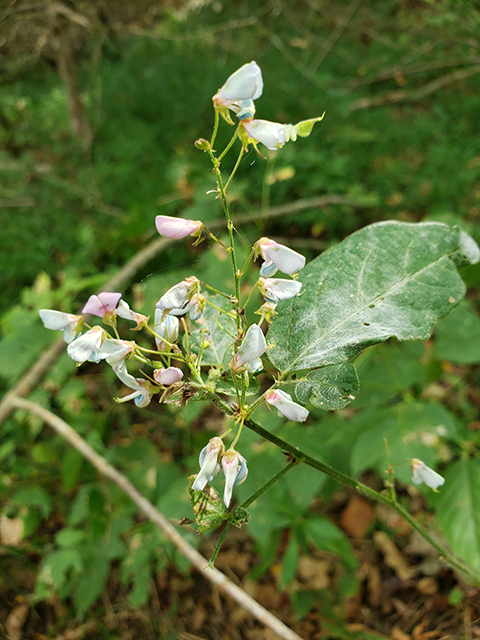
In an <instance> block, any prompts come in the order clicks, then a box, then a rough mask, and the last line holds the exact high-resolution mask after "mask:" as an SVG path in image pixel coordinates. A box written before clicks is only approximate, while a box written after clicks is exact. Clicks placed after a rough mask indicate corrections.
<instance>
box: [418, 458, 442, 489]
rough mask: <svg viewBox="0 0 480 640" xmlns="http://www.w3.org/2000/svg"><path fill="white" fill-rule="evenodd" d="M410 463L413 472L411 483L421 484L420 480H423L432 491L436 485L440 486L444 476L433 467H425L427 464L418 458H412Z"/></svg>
mask: <svg viewBox="0 0 480 640" xmlns="http://www.w3.org/2000/svg"><path fill="white" fill-rule="evenodd" d="M410 465H411V467H412V473H413V484H422V482H424V483H425V484H426V485H427V487H430V489H433V490H434V491H436V489H437V487H441V486H442V484H444V482H445V478H443V477H442V476H441V475H440V474H439V473H437V472H436V471H434V470H433V469H430V467H427V465H426V464H425V463H424V462H422V461H421V460H419V459H418V458H413V460H411V462H410Z"/></svg>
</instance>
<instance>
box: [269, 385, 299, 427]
mask: <svg viewBox="0 0 480 640" xmlns="http://www.w3.org/2000/svg"><path fill="white" fill-rule="evenodd" d="M265 402H266V403H267V404H268V405H269V406H272V407H275V409H277V411H278V415H279V416H280V415H282V416H285V417H286V418H288V419H289V420H291V421H292V422H305V420H306V419H307V416H308V413H309V412H308V411H307V409H305V407H302V405H300V404H298V403H296V402H294V401H293V400H292V396H290V395H289V394H288V393H285V391H280V389H275V390H272V389H269V390H268V391H267V392H266V393H265Z"/></svg>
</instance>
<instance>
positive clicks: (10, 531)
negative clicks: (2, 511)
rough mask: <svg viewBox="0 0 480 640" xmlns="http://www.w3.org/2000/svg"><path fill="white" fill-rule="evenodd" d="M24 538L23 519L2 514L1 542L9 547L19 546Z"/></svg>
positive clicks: (0, 521)
mask: <svg viewBox="0 0 480 640" xmlns="http://www.w3.org/2000/svg"><path fill="white" fill-rule="evenodd" d="M22 540H23V520H22V519H21V518H7V516H0V542H1V543H2V544H4V545H5V546H7V547H18V545H19V544H20V543H21V541H22Z"/></svg>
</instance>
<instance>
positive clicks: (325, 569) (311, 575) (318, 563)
mask: <svg viewBox="0 0 480 640" xmlns="http://www.w3.org/2000/svg"><path fill="white" fill-rule="evenodd" d="M331 569H332V563H331V562H330V561H329V560H318V559H317V558H312V557H311V556H307V555H302V556H300V560H299V562H298V570H297V571H298V573H297V575H298V577H299V578H300V579H301V580H302V581H303V583H304V584H303V586H304V587H307V588H309V589H328V587H329V586H330V583H331V578H330V576H329V571H330V570H331Z"/></svg>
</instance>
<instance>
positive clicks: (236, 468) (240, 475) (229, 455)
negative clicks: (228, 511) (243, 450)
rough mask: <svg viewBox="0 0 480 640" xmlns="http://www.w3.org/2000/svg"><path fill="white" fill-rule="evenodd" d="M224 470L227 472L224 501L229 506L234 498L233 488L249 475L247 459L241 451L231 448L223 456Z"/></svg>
mask: <svg viewBox="0 0 480 640" xmlns="http://www.w3.org/2000/svg"><path fill="white" fill-rule="evenodd" d="M222 471H223V473H224V474H225V491H224V494H223V501H224V503H225V505H226V506H227V507H228V506H229V505H230V501H231V499H232V491H233V488H234V487H236V486H237V485H239V484H242V482H244V480H245V478H246V477H247V475H248V469H247V461H246V460H245V458H244V457H243V456H242V455H241V454H240V453H238V452H237V451H234V450H232V449H229V450H228V451H227V452H226V453H224V454H223V456H222Z"/></svg>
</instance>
